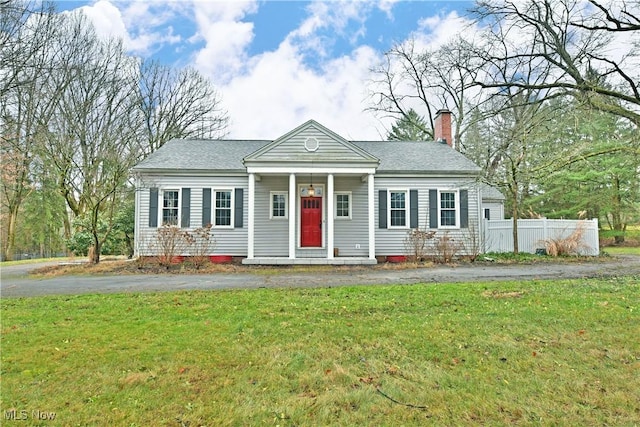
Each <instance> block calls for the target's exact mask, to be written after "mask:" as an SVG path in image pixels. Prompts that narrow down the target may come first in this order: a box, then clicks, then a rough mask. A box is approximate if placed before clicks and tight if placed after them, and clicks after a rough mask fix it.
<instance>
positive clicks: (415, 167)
mask: <svg viewBox="0 0 640 427" xmlns="http://www.w3.org/2000/svg"><path fill="white" fill-rule="evenodd" d="M316 137H317V138H318V139H321V140H322V143H321V144H320V149H319V150H318V151H317V152H315V151H316V150H309V149H306V150H305V149H304V148H303V147H305V144H306V143H303V142H304V141H305V140H309V139H316ZM310 161H312V162H316V161H324V162H325V163H332V162H335V163H336V164H337V163H340V162H345V161H353V162H356V163H362V164H364V163H371V164H373V165H378V162H379V165H378V166H377V171H378V172H381V173H385V172H386V173H441V174H451V173H454V174H478V173H479V172H480V168H479V167H478V166H477V165H476V164H474V163H473V162H472V161H471V160H469V159H468V158H467V157H465V156H464V155H463V154H461V153H459V152H458V151H456V150H454V149H453V148H451V147H450V146H448V145H446V144H441V143H437V142H424V141H347V140H345V139H344V138H342V137H341V136H340V135H337V134H335V133H334V132H332V131H331V130H329V129H327V128H325V127H324V126H322V125H321V124H319V123H317V122H315V121H314V120H309V121H307V122H306V123H304V124H302V125H300V126H298V127H297V128H295V129H293V130H292V131H290V132H288V133H287V134H285V135H283V136H282V137H280V138H278V139H275V140H192V139H174V140H171V141H169V142H167V143H166V144H165V145H163V146H162V147H161V148H160V149H158V150H157V151H155V152H154V153H152V154H151V155H149V156H148V157H147V158H146V159H145V160H143V161H142V162H140V163H139V164H138V165H137V166H135V167H134V170H135V171H167V172H168V171H200V172H203V171H219V172H221V171H225V172H246V170H247V169H246V165H245V163H246V162H251V163H255V162H261V163H265V162H267V163H273V164H282V163H283V162H301V163H302V164H306V163H307V162H310ZM374 167H375V166H374Z"/></svg>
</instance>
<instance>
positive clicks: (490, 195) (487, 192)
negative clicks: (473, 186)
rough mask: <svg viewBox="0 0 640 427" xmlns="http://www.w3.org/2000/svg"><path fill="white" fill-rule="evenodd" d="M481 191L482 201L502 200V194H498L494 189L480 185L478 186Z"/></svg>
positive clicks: (486, 185)
mask: <svg viewBox="0 0 640 427" xmlns="http://www.w3.org/2000/svg"><path fill="white" fill-rule="evenodd" d="M480 189H481V190H482V200H504V199H505V197H504V194H502V192H500V190H498V189H497V188H496V187H494V186H492V185H489V184H485V183H482V184H481V185H480Z"/></svg>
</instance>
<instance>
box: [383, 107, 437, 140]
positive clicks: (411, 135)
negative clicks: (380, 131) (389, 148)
mask: <svg viewBox="0 0 640 427" xmlns="http://www.w3.org/2000/svg"><path fill="white" fill-rule="evenodd" d="M430 139H433V134H432V133H431V130H430V127H429V124H427V122H426V121H425V119H424V118H423V117H421V116H420V115H419V114H418V113H416V111H415V110H414V109H413V108H411V109H409V111H408V112H407V114H406V115H403V116H402V117H400V118H399V119H398V120H397V121H396V124H395V125H393V126H391V132H389V134H388V135H387V140H389V141H428V140H430Z"/></svg>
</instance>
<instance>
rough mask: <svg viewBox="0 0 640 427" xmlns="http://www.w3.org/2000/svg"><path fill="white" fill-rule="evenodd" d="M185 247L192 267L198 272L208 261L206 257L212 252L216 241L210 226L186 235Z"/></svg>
mask: <svg viewBox="0 0 640 427" xmlns="http://www.w3.org/2000/svg"><path fill="white" fill-rule="evenodd" d="M186 242H187V246H188V247H189V249H190V254H191V256H192V258H191V259H192V261H193V265H194V267H195V268H196V270H199V269H200V267H202V266H203V265H204V264H205V263H206V262H207V260H208V255H209V254H210V253H211V252H213V249H214V248H215V244H216V240H215V238H214V236H213V233H212V232H211V224H207V225H205V226H204V227H200V228H196V229H195V230H193V231H192V232H190V233H189V232H187V233H186Z"/></svg>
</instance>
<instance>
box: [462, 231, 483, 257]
mask: <svg viewBox="0 0 640 427" xmlns="http://www.w3.org/2000/svg"><path fill="white" fill-rule="evenodd" d="M484 243H485V242H484V240H483V236H481V235H480V233H479V232H478V229H477V228H476V226H475V224H469V228H467V229H465V231H464V236H463V239H462V243H461V248H462V249H463V250H464V253H465V255H467V256H468V257H469V260H470V261H471V262H474V261H475V260H476V259H478V257H479V256H480V254H481V253H482V251H483V248H484V246H485V245H484Z"/></svg>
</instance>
